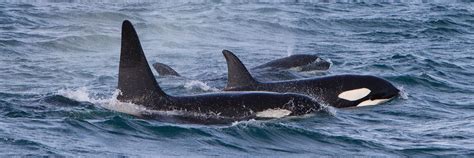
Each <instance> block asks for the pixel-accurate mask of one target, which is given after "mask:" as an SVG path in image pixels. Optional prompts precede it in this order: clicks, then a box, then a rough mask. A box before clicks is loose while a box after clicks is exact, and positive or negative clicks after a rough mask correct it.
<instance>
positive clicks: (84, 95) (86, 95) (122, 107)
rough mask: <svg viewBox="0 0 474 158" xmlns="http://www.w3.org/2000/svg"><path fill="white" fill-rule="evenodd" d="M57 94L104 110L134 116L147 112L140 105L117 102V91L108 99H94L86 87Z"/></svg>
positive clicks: (60, 91) (65, 90)
mask: <svg viewBox="0 0 474 158" xmlns="http://www.w3.org/2000/svg"><path fill="white" fill-rule="evenodd" d="M58 94H59V95H62V96H64V97H67V98H70V99H73V100H77V101H84V102H90V103H93V104H95V105H99V106H101V107H103V108H105V109H109V110H112V111H117V112H122V113H127V114H130V115H135V116H140V115H141V114H142V113H143V112H145V111H146V110H147V109H146V108H145V107H143V106H140V105H135V104H132V103H124V102H120V101H118V100H117V96H118V95H119V94H120V91H119V90H115V91H114V93H113V95H112V96H111V97H110V98H98V97H94V95H93V94H91V93H90V92H89V90H88V89H87V88H86V87H80V88H77V89H61V90H59V91H58Z"/></svg>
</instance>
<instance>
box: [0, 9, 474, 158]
mask: <svg viewBox="0 0 474 158" xmlns="http://www.w3.org/2000/svg"><path fill="white" fill-rule="evenodd" d="M125 19H128V20H130V21H131V22H132V23H133V24H134V25H135V28H136V30H137V32H138V34H139V36H140V39H141V42H142V46H143V49H144V51H145V54H146V56H147V58H148V61H149V62H150V63H154V62H162V63H165V64H168V65H170V66H171V67H173V68H175V69H176V71H178V72H179V73H181V75H182V76H185V77H160V76H157V80H158V82H159V83H160V85H161V87H162V88H163V89H164V91H166V92H167V93H169V94H172V95H189V94H200V93H207V92H219V91H220V89H222V88H223V87H224V86H225V83H226V74H227V67H226V64H225V59H224V57H223V55H222V53H221V51H222V50H223V49H228V50H231V51H233V52H234V53H235V54H236V55H237V56H238V57H240V58H241V60H242V61H243V63H244V64H245V65H246V66H247V67H254V66H257V65H260V64H263V63H265V62H267V61H270V60H273V59H277V58H281V57H285V56H288V55H291V54H317V55H319V56H320V57H321V58H323V59H325V60H329V61H331V63H332V66H331V68H330V69H329V71H325V72H298V71H296V70H287V71H281V72H279V73H278V74H279V75H280V76H279V75H278V74H277V75H275V74H272V75H266V74H265V73H258V72H255V76H257V78H258V79H259V80H262V81H264V80H266V81H269V80H282V79H292V78H293V79H294V78H305V77H322V76H330V75H340V74H364V75H375V76H378V77H381V78H384V79H387V80H389V81H390V82H392V83H393V84H394V85H395V86H396V87H398V88H400V89H401V90H402V94H401V96H400V97H398V98H396V99H394V100H392V101H390V102H388V103H385V104H383V105H378V106H369V107H361V108H347V109H336V108H328V110H327V111H326V112H322V113H317V114H314V115H311V116H303V117H296V118H286V119H285V118H284V119H273V120H266V121H255V120H249V121H242V122H235V123H233V124H229V125H200V124H180V123H174V122H161V121H158V120H148V119H143V118H138V117H135V116H133V115H129V114H125V113H121V112H117V111H127V110H128V111H130V110H132V111H133V110H136V109H134V108H133V107H128V106H127V105H122V104H120V103H118V102H117V101H116V99H115V96H116V92H117V91H116V87H117V79H118V78H117V77H118V63H119V53H120V38H121V37H120V35H121V23H122V21H123V20H125ZM154 73H155V74H156V75H157V73H156V72H155V71H154ZM9 156H83V157H104V156H106V157H116V156H126V157H128V156H129V157H158V156H183V157H184V156H186V157H188V156H218V157H254V156H255V157H257V156H262V157H290V156H291V157H295V156H296V157H308V156H342V157H344V156H364V157H365V156H375V157H378V156H390V157H391V156H464V157H474V3H472V1H469V0H464V1H462V0H457V1H454V0H453V1H430V0H421V1H416V0H415V1H403V0H394V1H390V0H383V1H382V0H380V1H377V0H367V1H363V0H355V1H352V0H351V1H343V0H338V1H331V0H322V1H309V2H307V1H285V0H281V1H277V2H275V1H221V0H211V1H184V0H181V1H158V2H129V1H122V2H120V3H109V2H107V1H102V2H101V3H96V2H91V1H24V2H0V157H9Z"/></svg>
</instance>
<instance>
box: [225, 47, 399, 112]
mask: <svg viewBox="0 0 474 158" xmlns="http://www.w3.org/2000/svg"><path fill="white" fill-rule="evenodd" d="M222 53H223V54H224V56H225V58H226V61H227V68H228V77H227V79H228V80H227V86H226V88H225V89H224V90H225V91H271V92H294V93H300V94H306V95H309V96H311V97H314V98H316V99H318V100H319V101H321V102H324V103H327V104H328V105H329V106H333V107H338V108H344V107H355V106H367V105H376V104H380V103H383V102H386V101H389V100H390V99H392V98H394V97H396V96H398V94H399V90H398V89H397V88H395V86H393V85H392V84H391V83H390V82H388V81H386V80H384V79H381V78H378V77H375V76H364V75H337V76H329V77H321V78H307V79H301V80H288V81H276V82H259V81H257V80H255V79H254V78H253V77H252V75H251V74H250V73H249V71H248V70H247V68H246V67H245V66H244V65H243V64H242V62H241V61H240V59H239V58H237V56H235V55H234V53H232V52H230V51H228V50H223V51H222Z"/></svg>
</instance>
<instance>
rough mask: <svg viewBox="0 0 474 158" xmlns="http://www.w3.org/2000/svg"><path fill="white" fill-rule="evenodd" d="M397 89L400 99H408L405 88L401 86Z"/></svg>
mask: <svg viewBox="0 0 474 158" xmlns="http://www.w3.org/2000/svg"><path fill="white" fill-rule="evenodd" d="M398 89H399V90H400V97H401V98H402V99H405V100H406V99H408V92H407V91H406V90H405V88H403V86H400V87H398Z"/></svg>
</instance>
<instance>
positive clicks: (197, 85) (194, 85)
mask: <svg viewBox="0 0 474 158" xmlns="http://www.w3.org/2000/svg"><path fill="white" fill-rule="evenodd" d="M184 88H186V89H188V90H193V89H199V90H202V91H211V92H218V91H220V90H219V89H217V88H214V87H211V86H209V85H207V84H206V83H204V82H202V81H198V80H191V81H190V82H186V83H185V84H184Z"/></svg>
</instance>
